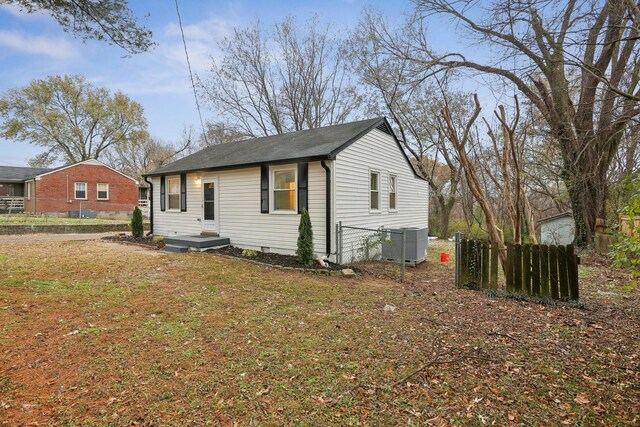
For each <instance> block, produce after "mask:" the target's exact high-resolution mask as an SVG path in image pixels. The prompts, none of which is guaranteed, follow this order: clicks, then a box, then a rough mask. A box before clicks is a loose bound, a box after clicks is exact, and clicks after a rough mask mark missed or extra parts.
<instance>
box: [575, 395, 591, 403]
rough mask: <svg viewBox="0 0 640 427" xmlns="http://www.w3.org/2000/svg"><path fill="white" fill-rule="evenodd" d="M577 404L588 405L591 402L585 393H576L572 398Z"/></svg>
mask: <svg viewBox="0 0 640 427" xmlns="http://www.w3.org/2000/svg"><path fill="white" fill-rule="evenodd" d="M573 401H574V402H576V403H577V404H578V405H588V404H589V403H591V401H590V400H589V397H588V396H587V393H578V395H577V396H576V397H575V398H574V399H573Z"/></svg>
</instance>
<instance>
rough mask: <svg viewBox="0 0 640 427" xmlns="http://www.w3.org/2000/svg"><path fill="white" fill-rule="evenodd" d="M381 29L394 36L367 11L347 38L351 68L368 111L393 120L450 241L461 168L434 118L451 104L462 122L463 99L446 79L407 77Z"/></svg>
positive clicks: (440, 233) (404, 63) (440, 232)
mask: <svg viewBox="0 0 640 427" xmlns="http://www.w3.org/2000/svg"><path fill="white" fill-rule="evenodd" d="M381 31H382V32H383V33H385V34H390V33H389V30H388V28H387V24H386V22H384V20H383V19H382V16H381V15H380V14H379V13H376V12H375V11H373V10H366V11H365V13H364V17H363V20H362V22H361V23H360V25H359V26H358V27H357V28H356V30H355V31H354V32H353V33H352V35H351V37H350V40H349V51H350V57H351V59H352V61H353V64H354V66H353V69H354V71H355V72H356V73H357V74H358V76H359V77H360V82H361V84H363V86H364V88H365V90H367V91H368V92H369V93H370V94H371V96H366V97H365V99H366V107H367V111H368V112H369V113H370V114H371V115H384V116H387V117H390V120H391V123H392V126H393V127H394V128H395V130H396V133H397V135H398V136H399V139H400V142H401V143H402V145H403V146H404V149H405V150H406V151H407V152H408V153H409V155H410V156H411V157H412V158H413V159H414V164H415V165H416V167H417V169H418V171H419V172H420V174H421V175H422V176H423V177H424V178H425V179H426V180H427V182H428V183H429V187H430V189H431V196H432V201H433V202H434V203H433V205H434V209H432V212H434V213H435V214H436V215H437V219H438V237H440V238H447V237H449V219H450V216H451V211H452V210H453V207H454V204H455V202H456V199H457V195H458V186H459V184H460V181H461V179H462V170H461V165H460V163H459V162H458V160H457V159H456V157H455V155H454V154H455V151H453V150H451V149H450V148H451V147H450V146H449V144H447V138H446V137H445V135H444V132H443V130H442V129H441V128H440V126H438V122H437V119H436V117H437V115H438V114H439V111H440V110H441V109H442V107H443V106H444V105H445V103H447V102H448V103H449V108H450V109H453V110H455V114H453V116H454V118H455V120H458V119H462V120H464V118H465V117H464V116H465V114H464V113H465V112H464V111H463V110H464V109H465V108H466V102H462V99H463V96H462V95H459V94H454V93H452V92H451V91H449V90H448V88H447V85H446V80H444V81H440V82H438V84H437V85H429V84H427V83H425V82H415V81H413V80H412V79H411V78H410V76H408V75H407V73H406V70H407V67H408V66H409V65H410V64H409V63H408V61H407V60H406V59H402V58H398V57H396V56H394V55H389V53H388V52H386V51H385V50H384V49H382V46H381V45H380V42H381V40H380V32H381ZM457 125H460V123H459V122H457Z"/></svg>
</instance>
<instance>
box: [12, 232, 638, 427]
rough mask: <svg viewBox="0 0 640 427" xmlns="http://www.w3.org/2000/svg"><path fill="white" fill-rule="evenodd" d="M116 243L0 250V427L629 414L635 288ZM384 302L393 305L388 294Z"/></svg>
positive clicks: (599, 269)
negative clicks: (245, 258) (474, 279)
mask: <svg viewBox="0 0 640 427" xmlns="http://www.w3.org/2000/svg"><path fill="white" fill-rule="evenodd" d="M442 250H446V251H449V252H451V247H450V244H448V243H439V244H435V245H432V249H431V254H430V260H429V262H427V263H425V264H423V265H421V266H420V267H418V268H417V269H410V270H409V274H408V277H409V279H410V280H409V282H408V283H406V284H400V283H396V282H393V281H390V280H388V279H385V278H384V275H378V274H375V273H370V274H365V275H364V276H363V277H361V278H357V279H346V278H341V277H328V276H315V275H309V274H303V273H297V272H291V271H280V270H275V269H271V268H266V267H259V266H255V265H252V264H247V263H244V262H242V261H239V260H232V259H227V258H223V257H220V256H215V255H211V254H161V253H159V252H155V251H151V250H146V249H142V248H137V247H131V246H124V245H118V244H115V243H108V242H98V241H93V242H49V243H37V244H32V245H28V244H5V245H2V246H0V420H1V421H0V423H1V424H4V425H21V424H24V425H28V424H30V423H38V425H66V424H68V425H185V426H187V425H188V426H199V425H283V424H285V425H371V426H374V425H463V424H464V425H485V424H486V425H491V424H495V425H509V424H512V425H559V424H565V425H634V424H636V425H637V424H638V423H639V422H640V418H639V415H638V414H639V412H640V371H639V370H640V340H639V339H638V331H639V330H640V329H639V327H640V306H639V304H638V302H639V301H640V295H639V293H640V292H639V291H638V290H637V289H633V288H632V287H629V286H626V284H627V278H628V275H626V274H625V273H624V272H622V271H615V270H612V269H610V268H609V267H608V266H607V263H606V262H605V261H604V260H603V259H599V258H595V257H592V258H590V257H586V256H583V264H582V266H581V283H582V295H583V300H582V302H583V303H584V304H585V307H586V308H585V309H580V308H575V307H569V306H562V305H561V306H554V307H552V306H545V305H541V304H532V303H527V302H522V301H517V300H513V299H504V298H490V297H489V296H487V295H485V294H484V293H483V292H480V291H472V290H464V289H457V288H455V286H454V285H453V270H452V266H451V265H450V264H447V265H442V264H439V263H438V262H436V259H437V257H438V256H439V252H440V251H442ZM386 305H392V306H394V307H395V310H393V307H387V310H385V306H386Z"/></svg>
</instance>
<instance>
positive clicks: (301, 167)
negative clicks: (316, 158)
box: [298, 162, 309, 213]
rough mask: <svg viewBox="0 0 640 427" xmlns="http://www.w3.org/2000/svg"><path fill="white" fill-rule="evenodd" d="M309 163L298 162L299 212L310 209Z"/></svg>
mask: <svg viewBox="0 0 640 427" xmlns="http://www.w3.org/2000/svg"><path fill="white" fill-rule="evenodd" d="M308 181H309V163H307V162H301V163H298V213H302V210H303V209H306V210H307V211H308V210H309V182H308Z"/></svg>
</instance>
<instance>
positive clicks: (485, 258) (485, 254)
mask: <svg viewBox="0 0 640 427" xmlns="http://www.w3.org/2000/svg"><path fill="white" fill-rule="evenodd" d="M480 287H482V288H490V287H491V286H489V243H488V242H482V284H481V286H480Z"/></svg>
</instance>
